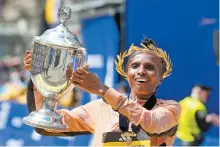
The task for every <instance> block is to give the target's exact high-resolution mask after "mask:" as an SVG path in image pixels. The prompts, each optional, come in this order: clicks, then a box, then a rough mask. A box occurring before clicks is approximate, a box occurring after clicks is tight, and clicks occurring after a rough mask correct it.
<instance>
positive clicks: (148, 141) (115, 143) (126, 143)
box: [103, 140, 150, 147]
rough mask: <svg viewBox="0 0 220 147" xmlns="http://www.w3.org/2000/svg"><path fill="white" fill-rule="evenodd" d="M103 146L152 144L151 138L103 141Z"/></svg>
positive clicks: (147, 146) (146, 145)
mask: <svg viewBox="0 0 220 147" xmlns="http://www.w3.org/2000/svg"><path fill="white" fill-rule="evenodd" d="M103 146H105V147H106V146H145V147H149V146H150V140H144V141H131V142H107V143H103Z"/></svg>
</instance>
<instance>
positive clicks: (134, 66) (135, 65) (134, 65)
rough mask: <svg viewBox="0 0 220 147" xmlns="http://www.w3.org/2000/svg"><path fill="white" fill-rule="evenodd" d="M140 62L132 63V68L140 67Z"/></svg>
mask: <svg viewBox="0 0 220 147" xmlns="http://www.w3.org/2000/svg"><path fill="white" fill-rule="evenodd" d="M138 66H139V65H138V64H137V63H133V64H131V68H133V69H136V68H138Z"/></svg>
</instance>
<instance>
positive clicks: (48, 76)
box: [23, 5, 87, 130]
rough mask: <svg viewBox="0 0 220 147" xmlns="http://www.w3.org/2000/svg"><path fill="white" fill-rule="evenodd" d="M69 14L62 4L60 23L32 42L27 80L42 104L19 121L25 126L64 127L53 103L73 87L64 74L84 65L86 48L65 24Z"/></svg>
mask: <svg viewBox="0 0 220 147" xmlns="http://www.w3.org/2000/svg"><path fill="white" fill-rule="evenodd" d="M71 13H72V12H71V9H70V8H69V7H66V6H63V5H62V6H61V7H60V8H59V11H58V17H59V19H60V22H61V24H60V25H58V26H57V27H56V28H54V29H50V30H47V31H45V32H44V33H43V34H42V35H41V36H35V37H34V38H33V40H32V49H33V56H32V66H31V79H32V81H33V83H34V85H35V87H36V89H37V90H38V91H39V92H40V93H41V94H42V95H43V96H44V101H43V104H42V107H41V108H40V110H38V111H33V112H31V113H30V114H29V115H28V116H27V117H24V118H23V122H24V123H25V124H27V125H30V126H33V127H36V128H43V129H52V130H64V129H65V128H66V125H65V124H63V123H62V116H61V115H59V114H57V113H56V108H57V100H58V99H59V98H61V97H62V96H63V95H65V94H66V93H67V92H69V91H70V90H72V89H73V88H74V85H73V84H71V83H70V82H69V80H68V78H67V77H66V71H67V69H71V70H74V69H76V68H77V67H81V66H84V65H85V63H86V61H87V52H86V49H85V48H83V47H82V45H81V44H80V42H79V41H78V39H77V37H76V35H74V34H73V33H71V32H70V31H69V29H68V28H67V27H66V25H65V22H66V21H67V20H68V19H70V17H71Z"/></svg>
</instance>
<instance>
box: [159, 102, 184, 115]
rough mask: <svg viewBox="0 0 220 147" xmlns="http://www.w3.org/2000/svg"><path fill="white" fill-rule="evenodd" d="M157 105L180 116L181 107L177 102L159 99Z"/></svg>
mask: <svg viewBox="0 0 220 147" xmlns="http://www.w3.org/2000/svg"><path fill="white" fill-rule="evenodd" d="M156 105H157V107H163V108H167V109H168V110H170V111H172V112H174V113H175V114H176V115H177V116H179V115H180V112H181V107H180V105H179V103H178V102H177V101H174V100H162V99H158V100H157V103H156Z"/></svg>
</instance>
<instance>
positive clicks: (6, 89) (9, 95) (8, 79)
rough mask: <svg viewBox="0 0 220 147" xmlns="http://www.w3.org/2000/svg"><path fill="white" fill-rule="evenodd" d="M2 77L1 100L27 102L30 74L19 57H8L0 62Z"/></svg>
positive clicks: (0, 86)
mask: <svg viewBox="0 0 220 147" xmlns="http://www.w3.org/2000/svg"><path fill="white" fill-rule="evenodd" d="M0 63H1V64H0V65H1V66H0V71H1V75H4V78H1V85H0V101H7V100H15V101H17V102H19V103H21V104H25V103H26V99H25V94H26V86H27V79H29V74H28V73H27V71H26V70H24V67H23V64H22V62H21V59H20V58H19V57H7V58H5V59H4V60H2V61H1V62H0Z"/></svg>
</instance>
